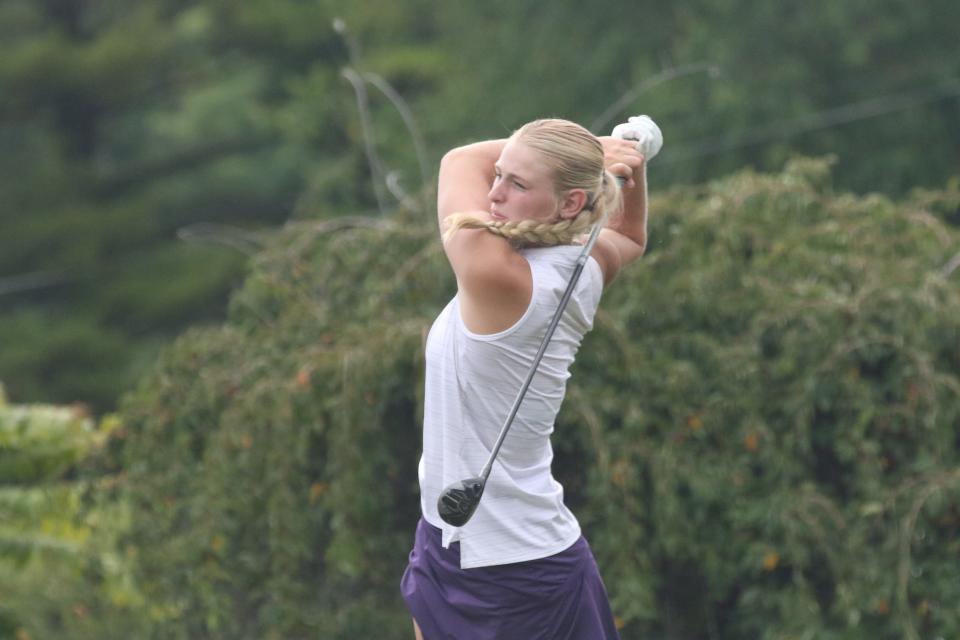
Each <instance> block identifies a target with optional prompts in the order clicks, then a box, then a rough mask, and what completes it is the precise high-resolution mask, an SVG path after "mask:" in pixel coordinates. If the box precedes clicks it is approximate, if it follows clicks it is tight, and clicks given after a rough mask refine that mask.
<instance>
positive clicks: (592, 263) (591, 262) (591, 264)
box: [587, 256, 603, 291]
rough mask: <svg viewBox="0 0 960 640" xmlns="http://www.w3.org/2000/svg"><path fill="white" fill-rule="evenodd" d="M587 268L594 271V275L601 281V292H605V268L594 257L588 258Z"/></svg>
mask: <svg viewBox="0 0 960 640" xmlns="http://www.w3.org/2000/svg"><path fill="white" fill-rule="evenodd" d="M587 267H588V268H589V269H591V270H592V271H593V275H594V277H595V278H597V279H598V280H599V281H600V290H601V291H603V268H602V267H601V266H600V263H599V262H597V259H596V258H594V257H593V256H587Z"/></svg>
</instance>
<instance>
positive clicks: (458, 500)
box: [437, 478, 485, 527]
mask: <svg viewBox="0 0 960 640" xmlns="http://www.w3.org/2000/svg"><path fill="white" fill-rule="evenodd" d="M484 484H485V483H484V481H483V479H482V478H467V479H466V480H460V481H459V482H454V483H453V484H451V485H450V486H449V487H447V488H446V489H444V490H443V493H441V494H440V498H439V499H438V500H437V511H439V512H440V517H441V518H442V519H443V521H444V522H446V523H447V524H451V525H453V526H455V527H462V526H463V525H465V524H466V523H467V521H468V520H469V519H470V517H471V516H472V515H473V512H474V511H476V510H477V505H478V504H480V496H482V495H483V487H484Z"/></svg>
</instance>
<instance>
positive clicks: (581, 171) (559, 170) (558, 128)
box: [443, 118, 622, 247]
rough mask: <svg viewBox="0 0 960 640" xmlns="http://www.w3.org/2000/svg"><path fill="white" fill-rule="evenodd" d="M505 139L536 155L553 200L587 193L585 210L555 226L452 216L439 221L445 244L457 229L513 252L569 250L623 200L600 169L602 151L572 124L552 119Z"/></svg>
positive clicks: (593, 138)
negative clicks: (480, 233) (503, 243)
mask: <svg viewBox="0 0 960 640" xmlns="http://www.w3.org/2000/svg"><path fill="white" fill-rule="evenodd" d="M510 139H511V140H513V141H516V142H522V143H523V144H525V145H527V146H528V147H530V148H531V149H533V150H535V151H536V152H538V153H539V155H540V157H541V158H542V159H543V162H544V163H545V164H546V165H547V167H548V168H549V169H550V173H551V175H552V177H553V184H554V189H555V192H556V194H557V196H561V195H563V193H565V192H566V191H569V190H571V189H583V190H584V191H586V194H587V198H586V204H585V205H584V207H583V209H581V210H580V213H578V214H577V215H576V216H575V217H573V218H570V219H566V220H561V221H559V222H553V223H550V222H540V221H537V220H520V221H516V222H502V221H490V220H485V219H483V218H481V217H479V216H476V215H472V214H468V213H455V214H452V215H450V216H448V217H447V218H446V219H445V220H444V226H445V231H444V234H443V239H444V240H445V241H446V240H447V239H449V238H450V236H452V235H453V234H454V233H456V232H457V231H458V230H459V229H486V230H487V231H489V232H491V233H494V234H496V235H499V236H503V237H504V238H506V239H507V240H509V241H510V242H511V243H512V244H513V245H514V246H516V247H531V246H533V247H549V246H554V245H558V244H572V243H573V242H574V240H576V238H577V237H578V236H580V235H582V234H584V233H586V232H587V231H588V230H589V229H590V227H591V226H593V224H594V223H595V222H596V221H598V220H600V219H602V218H603V216H604V215H606V214H607V212H610V213H614V212H616V211H619V209H620V206H621V204H622V196H621V194H620V189H619V186H618V185H617V182H616V178H614V176H613V174H611V173H610V172H609V171H607V170H605V169H604V167H603V145H601V144H600V141H599V140H598V139H597V138H596V136H594V135H593V134H592V133H590V132H589V131H587V130H586V129H585V128H583V127H582V126H580V125H579V124H577V123H575V122H570V121H569V120H560V119H556V118H551V119H544V120H534V121H533V122H528V123H527V124H525V125H523V126H522V127H520V128H519V129H517V130H516V131H515V132H514V133H513V135H512V136H510Z"/></svg>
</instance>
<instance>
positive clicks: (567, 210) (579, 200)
mask: <svg viewBox="0 0 960 640" xmlns="http://www.w3.org/2000/svg"><path fill="white" fill-rule="evenodd" d="M585 206H587V192H586V190H584V189H570V190H569V191H567V192H566V194H564V196H563V197H562V199H561V200H560V210H559V212H558V213H559V214H560V217H561V218H562V219H564V220H568V219H570V218H575V217H576V216H577V214H578V213H580V212H581V211H582V210H583V208H584V207H585Z"/></svg>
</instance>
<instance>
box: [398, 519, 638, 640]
mask: <svg viewBox="0 0 960 640" xmlns="http://www.w3.org/2000/svg"><path fill="white" fill-rule="evenodd" d="M440 540H441V531H440V529H437V528H436V527H434V526H432V525H431V524H430V523H428V522H426V521H425V520H424V519H423V518H421V519H420V522H418V523H417V533H416V538H415V540H414V544H413V550H412V551H411V552H410V562H409V564H408V565H407V569H406V571H404V573H403V578H402V579H401V581H400V591H401V593H402V594H403V598H404V600H405V601H406V603H407V607H408V608H409V609H410V613H411V614H412V615H413V619H414V620H416V621H417V624H418V625H419V626H420V630H421V631H422V632H423V638H424V640H448V639H451V640H493V639H496V640H616V639H619V637H620V635H619V634H618V633H617V628H616V625H615V624H614V620H613V613H612V612H611V611H610V603H609V602H608V601H607V590H606V588H605V587H604V586H603V580H601V579H600V572H599V571H598V569H597V563H596V561H595V560H594V558H593V552H591V551H590V545H588V544H587V541H586V540H585V539H584V538H583V536H580V538H579V539H578V540H577V541H576V542H574V543H573V545H571V546H570V547H569V548H568V549H566V550H565V551H561V552H560V553H558V554H556V555H552V556H550V557H547V558H542V559H539V560H530V561H528V562H517V563H514V564H504V565H496V566H492V567H478V568H475V569H461V568H460V543H459V542H454V543H452V544H451V545H450V548H448V549H444V548H443V547H442V546H441V544H440Z"/></svg>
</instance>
